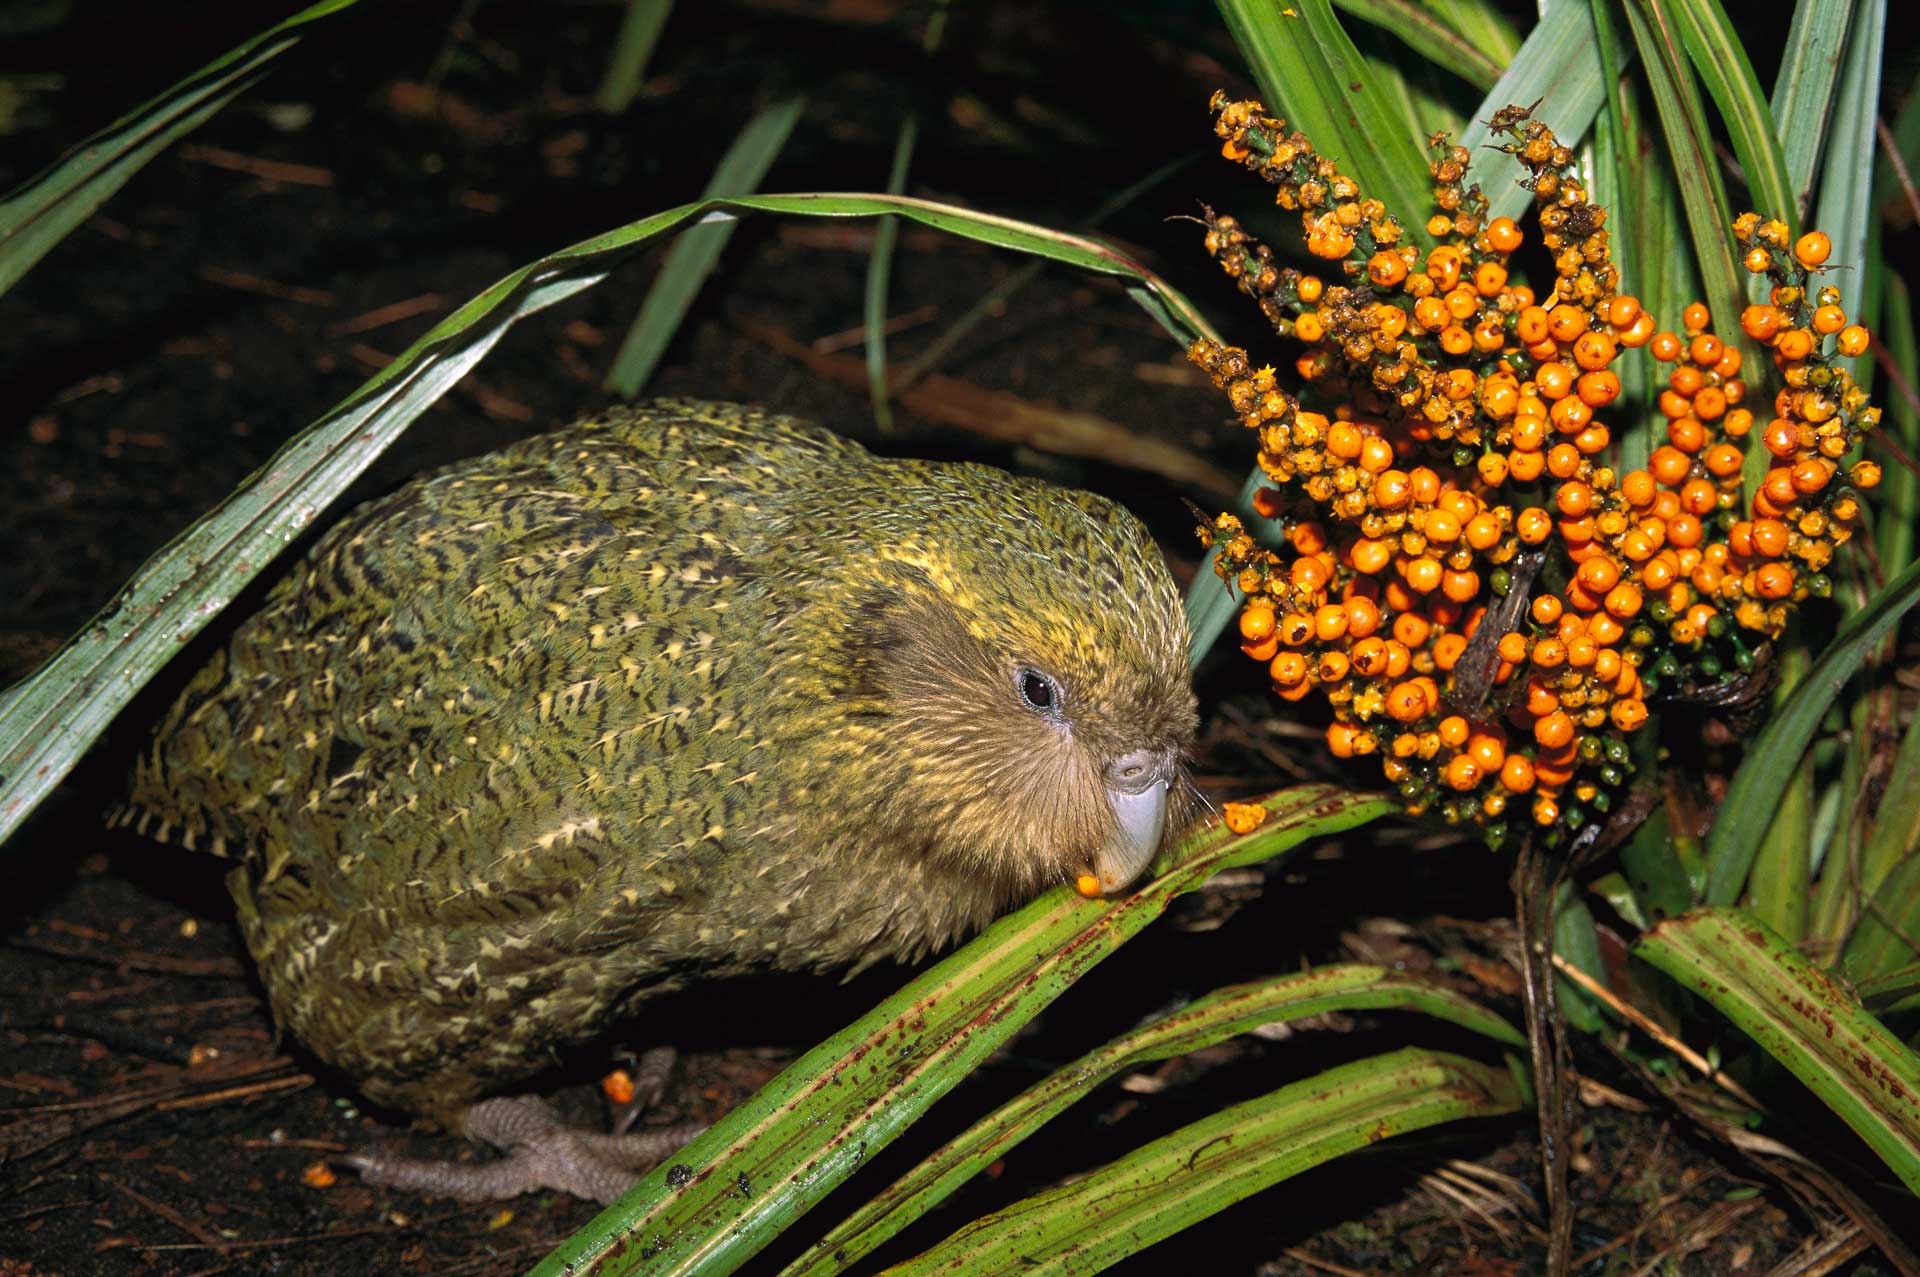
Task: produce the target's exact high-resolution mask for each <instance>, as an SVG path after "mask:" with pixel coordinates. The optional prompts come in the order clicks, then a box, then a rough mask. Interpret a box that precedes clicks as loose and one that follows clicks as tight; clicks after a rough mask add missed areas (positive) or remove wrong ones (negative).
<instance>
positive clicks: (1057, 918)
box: [533, 785, 1392, 1277]
mask: <svg viewBox="0 0 1920 1277" xmlns="http://www.w3.org/2000/svg"><path fill="white" fill-rule="evenodd" d="M1263 805H1264V806H1265V807H1266V808H1267V811H1268V813H1269V815H1268V817H1267V819H1266V821H1265V823H1263V824H1262V825H1261V826H1260V828H1259V829H1257V830H1255V831H1254V832H1253V833H1251V834H1247V835H1244V836H1239V837H1236V836H1235V835H1233V834H1231V833H1229V832H1228V831H1227V830H1226V828H1225V827H1224V826H1220V825H1213V826H1209V827H1207V828H1204V829H1202V830H1200V831H1199V832H1197V833H1195V834H1192V835H1190V836H1189V837H1187V838H1186V839H1185V840H1184V841H1183V842H1182V844H1181V846H1180V847H1179V848H1178V849H1177V851H1176V852H1175V853H1174V854H1173V855H1172V856H1169V857H1166V858H1165V859H1167V860H1169V861H1171V862H1172V864H1171V867H1170V868H1168V869H1167V870H1166V871H1165V872H1164V873H1163V874H1162V875H1161V876H1160V877H1157V878H1155V879H1153V880H1152V881H1151V882H1149V883H1148V884H1147V885H1146V886H1145V887H1142V888H1141V889H1140V890H1139V891H1137V892H1135V893H1134V894H1133V895H1131V896H1126V897H1123V898H1120V899H1117V900H1083V899H1081V898H1080V897H1079V896H1078V895H1076V894H1075V893H1074V892H1073V891H1072V890H1070V889H1068V888H1064V887H1063V888H1060V889H1058V890H1055V891H1052V892H1049V893H1048V894H1046V895H1044V896H1042V897H1041V898H1040V899H1038V900H1036V901H1034V902H1033V903H1032V904H1030V905H1028V906H1027V907H1026V908H1024V909H1021V910H1019V911H1018V912H1016V913H1013V914H1010V915H1008V916H1007V917H1005V918H1002V919H1001V920H1000V921H999V922H996V923H995V924H994V925H993V926H992V927H990V928H988V929H987V931H986V932H985V933H983V934H982V935H981V936H980V937H979V938H978V939H976V940H974V941H973V943H971V944H969V945H967V946H966V947H965V948H963V949H961V950H960V951H959V952H958V953H956V954H954V955H953V956H952V957H950V958H948V959H946V960H945V961H943V962H941V963H940V964H938V965H937V966H935V967H933V968H932V969H931V970H929V971H927V972H925V973H923V974H921V975H919V976H917V977H915V978H914V979H913V980H912V981H911V982H909V983H908V984H907V985H906V987H905V988H903V989H901V990H900V991H899V992H898V993H896V994H894V995H893V996H892V997H890V998H888V999H887V1000H886V1001H885V1002H883V1003H881V1004H880V1005H879V1006H877V1007H875V1008H874V1009H873V1010H872V1011H870V1012H868V1013H867V1014H866V1015H864V1016H862V1017H861V1018H860V1019H858V1020H856V1021H854V1023H852V1024H850V1025H848V1026H847V1027H846V1028H844V1029H842V1030H841V1031H840V1032H838V1033H836V1034H834V1035H833V1036H832V1037H830V1038H828V1039H827V1040H826V1041H825V1042H822V1043H821V1044H820V1045H819V1046H817V1047H815V1048H814V1049H813V1050H811V1051H809V1052H807V1054H805V1055H804V1056H802V1057H801V1058H800V1059H798V1060H796V1061H795V1062H794V1063H793V1064H792V1065H790V1066H788V1068H787V1069H786V1071H785V1072H783V1073H781V1074H780V1076H779V1077H777V1078H775V1079H774V1080H773V1081H771V1082H769V1083H768V1084H767V1085H766V1086H764V1087H762V1088H761V1089H760V1091H759V1092H758V1093H757V1094H755V1095H754V1096H753V1098H752V1099H750V1100H748V1101H747V1102H746V1103H744V1104H742V1105H740V1106H739V1107H738V1108H736V1109H735V1110H734V1111H733V1112H731V1113H729V1114H728V1115H727V1116H726V1117H725V1118H723V1119H721V1121H720V1122H719V1123H718V1124H716V1125H715V1126H714V1127H712V1128H711V1129H710V1130H708V1131H707V1133H706V1134H704V1135H702V1136H701V1137H700V1138H699V1139H697V1140H695V1141H694V1142H693V1143H691V1144H689V1145H687V1147H685V1148H683V1149H681V1150H680V1152H678V1153H677V1154H675V1155H674V1157H673V1159H672V1160H673V1162H674V1164H675V1167H677V1168H679V1169H677V1170H675V1169H673V1168H669V1167H664V1166H663V1167H661V1168H659V1169H658V1170H656V1171H654V1172H652V1173H651V1174H649V1175H647V1176H646V1177H644V1178H643V1179H642V1180H641V1181H640V1182H639V1183H638V1184H636V1185H635V1186H634V1187H633V1189H632V1190H631V1191H629V1192H628V1193H627V1195H626V1196H625V1197H623V1198H621V1199H620V1200H619V1201H618V1202H616V1203H615V1204H614V1205H613V1206H611V1207H609V1208H608V1209H607V1210H606V1211H605V1212H603V1213H602V1214H601V1215H600V1216H599V1217H598V1218H596V1219H595V1220H594V1221H593V1222H592V1223H590V1224H588V1225H587V1226H586V1227H585V1228H583V1229H581V1230H580V1231H579V1232H578V1233H576V1234H574V1236H573V1237H571V1238H569V1239H568V1240H567V1241H566V1242H565V1243H564V1244H563V1245H562V1246H561V1247H560V1248H559V1249H558V1250H556V1251H554V1252H553V1253H552V1254H551V1255H549V1256H547V1258H546V1259H545V1260H544V1261H542V1263H541V1264H540V1266H539V1267H538V1268H536V1269H535V1270H534V1273H533V1277H561V1275H562V1274H564V1275H565V1277H587V1275H588V1274H592V1275H594V1277H612V1275H613V1274H624V1273H634V1272H639V1271H641V1270H642V1268H643V1267H644V1270H645V1271H646V1272H647V1273H648V1274H649V1277H670V1275H672V1274H695V1273H698V1274H701V1277H720V1275H721V1274H725V1273H731V1272H733V1271H734V1270H735V1269H737V1268H738V1267H739V1266H740V1265H741V1264H744V1263H746V1262H747V1261H748V1260H749V1259H751V1258H752V1257H753V1256H754V1255H755V1254H757V1253H758V1252H759V1250H760V1249H761V1248H762V1247H763V1246H765V1245H766V1244H767V1243H768V1242H770V1241H772V1240H773V1238H774V1237H776V1236H778V1235H779V1233H780V1232H781V1231H782V1230H783V1229H785V1228H786V1227H787V1226H788V1225H790V1224H791V1223H792V1222H793V1221H794V1220H795V1219H797V1218H798V1217H799V1216H801V1215H802V1214H804V1213H805V1212H806V1211H808V1210H809V1209H811V1208H812V1207H813V1206H814V1204H815V1203H817V1202H818V1201H819V1200H820V1199H821V1198H822V1197H824V1196H825V1195H826V1194H827V1193H828V1192H830V1191H831V1190H832V1189H833V1188H834V1187H835V1186H836V1185H838V1184H839V1183H840V1182H841V1181H842V1180H844V1179H845V1178H846V1177H847V1176H848V1175H851V1174H852V1173H853V1171H854V1170H855V1169H856V1168H857V1167H858V1166H859V1165H860V1164H861V1162H863V1161H864V1160H865V1159H866V1158H867V1156H868V1155H869V1154H872V1153H876V1152H878V1151H879V1150H880V1149H882V1148H884V1147H885V1146H886V1145H887V1144H888V1143H889V1142H890V1141H891V1140H892V1139H893V1138H894V1136H896V1135H898V1134H899V1133H900V1131H902V1130H903V1129H905V1127H906V1126H907V1125H908V1124H909V1123H911V1122H913V1121H914V1120H915V1119H916V1118H918V1117H919V1116H920V1114H922V1113H924V1112H925V1111H926V1109H927V1107H928V1106H929V1105H931V1104H932V1103H933V1102H934V1101H935V1100H937V1099H938V1098H940V1096H942V1095H944V1094H946V1092H947V1091H948V1090H950V1089H951V1088H952V1087H953V1086H954V1085H956V1084H957V1083H958V1082H959V1081H960V1080H961V1079H963V1078H964V1077H966V1075H967V1074H968V1072H969V1071H971V1070H972V1069H974V1068H975V1067H977V1066H978V1065H979V1064H980V1062H981V1061H982V1060H984V1059H985V1058H986V1057H987V1055H988V1054H989V1053H990V1052H992V1051H993V1050H994V1049H995V1048H996V1047H997V1046H999V1045H1000V1044H1001V1043H1002V1042H1005V1041H1006V1040H1007V1039H1008V1038H1009V1037H1011V1036H1012V1035H1013V1033H1014V1032H1015V1031H1016V1030H1017V1029H1019V1027H1020V1026H1021V1025H1023V1024H1025V1023H1026V1022H1027V1021H1028V1020H1029V1019H1031V1018H1032V1017H1033V1016H1034V1015H1036V1014H1038V1013H1039V1012H1040V1010H1041V1009H1042V1008H1044V1007H1045V1006H1047V1004H1049V1003H1050V1002H1052V1001H1053V1000H1054V999H1055V998H1056V997H1058V996H1059V995H1060V994H1061V993H1063V992H1065V991H1066V989H1067V988H1068V987H1069V986H1070V985H1072V984H1073V982H1074V981H1075V980H1077V979H1079V977H1080V976H1081V975H1083V974H1085V972H1086V971H1087V970H1089V969H1090V968H1091V967H1093V966H1094V965H1095V964H1096V963H1098V962H1099V961H1100V960H1101V959H1103V958H1105V957H1106V956H1107V955H1108V954H1110V953H1112V952H1113V951H1114V950H1115V949H1117V948H1119V947H1120V945H1122V944H1123V943H1125V942H1126V941H1127V940H1128V939H1130V938H1131V937H1132V936H1134V935H1135V934H1137V933H1138V932H1139V931H1140V930H1141V929H1142V928H1143V927H1145V926H1146V925H1147V924H1148V923H1149V922H1151V921H1152V920H1153V919H1155V918H1157V917H1159V916H1160V914H1161V913H1162V912H1163V911H1164V910H1165V909H1166V907H1167V905H1168V904H1169V903H1170V902H1171V901H1172V900H1173V899H1174V897H1176V896H1178V895H1180V894H1181V893H1182V892H1186V891H1191V890H1193V889H1194V888H1196V887H1198V886H1199V885H1200V884H1201V883H1203V882H1205V881H1206V880H1207V879H1208V878H1210V877H1212V876H1213V875H1214V874H1215V873H1217V872H1219V871H1220V870H1222V869H1227V868H1231V867H1233V866H1236V865H1242V864H1250V863H1253V862H1255V861H1259V860H1265V859H1267V858H1269V857H1271V856H1274V855H1277V854H1279V853H1280V852H1282V851H1285V850H1287V849H1288V848H1291V847H1293V846H1296V845H1298V844H1299V843H1300V842H1302V841H1304V840H1306V839H1308V838H1311V837H1315V836H1318V835H1320V834H1325V833H1332V832H1336V831H1338V830H1342V829H1351V828H1353V827H1354V826H1356V825H1360V824H1364V823H1366V822H1367V821H1369V820H1372V819H1374V818H1376V817H1378V816H1381V815H1384V814H1385V813H1386V812H1388V811H1389V810H1391V809H1392V805H1391V804H1390V803H1389V802H1387V800H1386V799H1384V798H1377V797H1370V796H1359V795H1354V794H1348V793H1344V792H1342V791H1339V790H1336V789H1333V788H1332V787H1331V786H1326V785H1308V786H1301V787H1299V788H1296V789H1287V790H1281V791H1280V792H1279V793H1276V794H1272V795H1269V796H1268V797H1267V798H1266V799H1265V800H1263ZM670 1181H671V1182H670Z"/></svg>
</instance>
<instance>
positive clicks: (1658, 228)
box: [1508, 3, 1700, 471]
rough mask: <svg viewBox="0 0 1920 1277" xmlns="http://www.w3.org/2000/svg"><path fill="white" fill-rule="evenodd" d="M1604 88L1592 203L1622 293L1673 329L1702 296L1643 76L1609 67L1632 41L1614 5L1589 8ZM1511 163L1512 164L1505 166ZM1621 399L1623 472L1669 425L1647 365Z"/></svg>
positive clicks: (1641, 363)
mask: <svg viewBox="0 0 1920 1277" xmlns="http://www.w3.org/2000/svg"><path fill="white" fill-rule="evenodd" d="M1590 12H1591V13H1592V15H1593V21H1594V26H1595V29H1596V31H1597V32H1598V34H1599V42H1598V44H1599V51H1600V55H1601V60H1602V63H1603V76H1604V80H1603V83H1604V84H1605V85H1606V86H1607V99H1606V106H1605V108H1604V109H1603V110H1602V111H1601V112H1600V114H1599V115H1598V116H1597V117H1596V118H1595V120H1594V129H1593V158H1594V182H1593V186H1594V196H1595V198H1596V200H1597V202H1598V203H1599V204H1600V206H1601V207H1602V208H1605V209H1607V210H1609V212H1610V214H1611V216H1609V217H1608V219H1607V225H1608V227H1609V228H1610V229H1611V230H1612V232H1613V238H1612V244H1613V260H1614V262H1615V264H1616V265H1618V266H1619V268H1620V279H1621V286H1622V287H1623V288H1624V289H1625V290H1626V291H1627V292H1630V293H1632V294H1634V295H1635V296H1637V297H1638V298H1639V299H1640V304H1641V306H1642V307H1644V308H1645V309H1646V310H1647V311H1648V312H1649V313H1650V314H1653V315H1655V316H1657V317H1661V318H1664V319H1666V320H1668V322H1671V320H1672V317H1674V316H1677V315H1679V313H1680V311H1681V309H1682V308H1683V307H1684V306H1685V305H1686V304H1687V303H1688V302H1690V301H1692V300H1693V299H1694V298H1695V297H1698V296H1699V295H1700V285H1699V283H1698V282H1697V280H1696V279H1695V276H1694V270H1693V262H1692V260H1691V258H1690V256H1689V254H1688V253H1687V251H1686V248H1685V244H1686V228H1685V227H1684V226H1683V225H1682V223H1681V214H1680V194H1679V190H1678V188H1677V187H1676V185H1675V183H1674V178H1673V170H1672V168H1671V167H1670V166H1669V164H1668V162H1667V157H1666V155H1665V153H1664V151H1663V150H1662V148H1660V147H1658V146H1655V145H1653V144H1652V139H1653V137H1654V135H1655V133H1656V132H1657V126H1656V125H1655V123H1654V118H1653V116H1654V112H1653V107H1652V104H1651V101H1650V98H1649V95H1648V92H1647V89H1646V87H1645V85H1644V84H1642V83H1641V77H1639V76H1626V75H1622V74H1620V67H1618V66H1617V65H1615V64H1614V63H1613V62H1612V61H1611V59H1612V57H1613V55H1614V53H1615V52H1616V51H1622V50H1623V49H1624V47H1625V45H1626V42H1627V37H1626V35H1625V34H1624V30H1623V27H1624V23H1625V18H1624V17H1623V16H1622V15H1621V14H1619V13H1618V12H1616V11H1615V10H1614V9H1613V8H1612V6H1611V5H1610V4H1606V3H1596V4H1593V5H1592V6H1591V7H1590ZM1508 162H1509V163H1511V161H1508ZM1621 363H1622V367H1621V369H1620V386H1621V397H1622V398H1623V399H1624V400H1626V402H1627V403H1628V404H1629V405H1630V407H1629V408H1627V409H1626V410H1625V411H1623V412H1621V413H1620V414H1619V415H1620V417H1621V418H1622V421H1621V424H1620V428H1619V430H1618V431H1616V432H1615V436H1614V438H1615V440H1616V446H1617V449H1618V451H1617V461H1618V463H1619V468H1620V469H1621V470H1623V471H1625V470H1633V469H1638V468H1640V467H1643V466H1645V465H1646V463H1647V458H1648V457H1649V456H1651V455H1652V453H1653V449H1654V448H1655V446H1657V445H1658V444H1661V443H1665V442H1666V434H1665V430H1664V427H1659V428H1658V437H1657V438H1656V437H1655V435H1656V429H1657V428H1656V425H1655V423H1656V422H1661V421H1664V418H1663V417H1661V415H1660V414H1659V413H1658V412H1655V411H1654V409H1653V397H1654V396H1653V389H1654V387H1653V381H1652V377H1651V374H1650V373H1649V371H1648V369H1647V367H1646V363H1647V361H1645V360H1640V359H1630V360H1622V361H1621Z"/></svg>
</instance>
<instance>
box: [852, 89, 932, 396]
mask: <svg viewBox="0 0 1920 1277" xmlns="http://www.w3.org/2000/svg"><path fill="white" fill-rule="evenodd" d="M919 136H920V117H919V116H917V115H915V114H914V113H913V112H912V111H909V112H907V113H906V114H905V115H903V116H901V117H900V131H899V132H898V133H897V134H895V136H894V139H893V162H892V163H891V164H890V165H888V167H887V194H889V195H898V194H900V192H902V191H904V190H906V189H907V166H908V164H910V163H911V162H912V160H913V144H914V141H915V139H916V138H918V137H919ZM899 240H900V221H899V219H898V218H894V217H883V218H881V219H880V221H879V224H878V225H876V226H875V227H874V228H873V252H872V253H871V254H870V255H869V256H868V258H867V288H866V296H865V298H864V300H863V302H862V315H863V317H864V322H865V324H866V329H867V340H866V348H867V399H868V401H869V402H870V403H871V404H872V405H873V423H874V424H875V425H876V426H878V427H880V429H882V430H891V429H892V428H893V401H892V397H891V395H890V394H889V392H888V389H887V293H888V290H889V289H890V288H891V287H892V284H893V250H894V246H895V245H896V244H897V243H898V242H899Z"/></svg>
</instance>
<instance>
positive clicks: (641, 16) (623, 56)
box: [593, 0, 736, 194]
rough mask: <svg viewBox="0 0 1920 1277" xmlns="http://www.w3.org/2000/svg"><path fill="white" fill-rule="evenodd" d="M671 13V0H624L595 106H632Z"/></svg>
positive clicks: (609, 109) (615, 109)
mask: <svg viewBox="0 0 1920 1277" xmlns="http://www.w3.org/2000/svg"><path fill="white" fill-rule="evenodd" d="M672 13H673V0H627V13H626V16H625V17H624V18H622V19H621V20H620V34H619V35H617V36H615V37H614V40H613V56H612V57H610V58H608V59H607V70H606V74H605V75H604V76H602V77H601V80H600V88H599V90H598V91H597V92H595V93H594V95H593V102H594V105H595V106H597V107H599V108H600V109H601V110H602V111H605V112H606V113H607V114H608V115H618V114H620V113H621V112H622V111H624V110H626V109H627V108H628V107H629V106H631V105H633V99H634V98H635V97H636V96H638V95H639V92H640V85H641V83H642V81H644V80H645V79H646V77H647V63H648V61H650V60H651V59H652V57H653V48H654V46H655V45H657V44H659V43H660V32H661V31H662V30H663V29H664V28H665V27H666V25H667V18H668V17H669V16H670V15H671V14H672ZM718 193H724V194H734V193H736V192H718Z"/></svg>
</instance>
